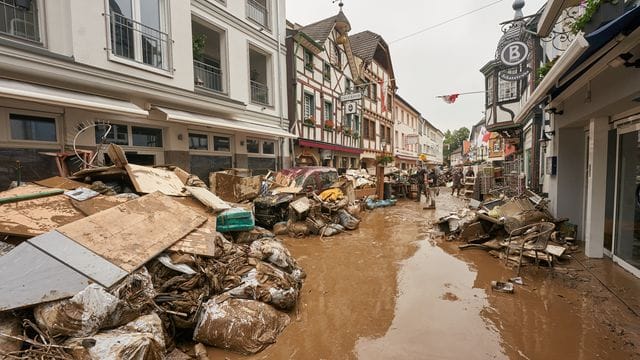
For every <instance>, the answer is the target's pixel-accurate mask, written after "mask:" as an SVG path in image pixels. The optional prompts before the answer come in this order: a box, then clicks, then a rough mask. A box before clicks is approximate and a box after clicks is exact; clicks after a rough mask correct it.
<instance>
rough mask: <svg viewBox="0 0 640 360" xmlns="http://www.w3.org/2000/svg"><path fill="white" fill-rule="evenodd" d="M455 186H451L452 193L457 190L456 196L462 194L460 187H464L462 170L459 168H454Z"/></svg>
mask: <svg viewBox="0 0 640 360" xmlns="http://www.w3.org/2000/svg"><path fill="white" fill-rule="evenodd" d="M452 178H453V186H452V187H451V195H452V196H453V193H454V192H456V190H457V193H456V196H460V189H462V170H461V169H459V168H456V169H453V175H452Z"/></svg>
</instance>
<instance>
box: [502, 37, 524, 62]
mask: <svg viewBox="0 0 640 360" xmlns="http://www.w3.org/2000/svg"><path fill="white" fill-rule="evenodd" d="M528 56H529V47H528V46H527V44H525V43H523V42H522V41H512V42H510V43H508V44H506V45H504V47H503V48H502V51H500V61H501V62H502V63H503V64H505V65H507V66H517V65H520V64H522V63H523V62H525V61H526V60H527V57H528Z"/></svg>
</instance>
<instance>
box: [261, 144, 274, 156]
mask: <svg viewBox="0 0 640 360" xmlns="http://www.w3.org/2000/svg"><path fill="white" fill-rule="evenodd" d="M262 153H263V154H269V155H274V154H275V153H276V143H275V142H273V141H263V142H262Z"/></svg>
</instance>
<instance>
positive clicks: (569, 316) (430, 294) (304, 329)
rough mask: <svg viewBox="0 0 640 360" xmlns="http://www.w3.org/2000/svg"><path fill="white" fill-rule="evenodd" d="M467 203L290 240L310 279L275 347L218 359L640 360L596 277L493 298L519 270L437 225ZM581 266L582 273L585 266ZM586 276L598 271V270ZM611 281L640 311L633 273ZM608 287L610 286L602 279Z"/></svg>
mask: <svg viewBox="0 0 640 360" xmlns="http://www.w3.org/2000/svg"><path fill="white" fill-rule="evenodd" d="M462 206H465V203H464V202H463V201H462V200H459V199H457V198H453V197H451V196H449V194H448V192H441V195H440V197H439V198H438V208H437V210H436V211H429V210H422V209H421V208H420V207H419V206H418V204H416V203H414V202H409V201H401V202H399V203H398V206H396V207H391V208H387V209H377V210H374V211H372V212H367V213H366V214H365V215H364V218H363V222H362V224H361V227H360V229H359V230H357V231H354V232H352V233H347V234H343V235H340V236H336V237H332V238H324V239H319V238H317V237H309V238H303V239H292V238H289V239H287V240H285V242H286V244H287V246H288V247H289V248H290V250H291V252H292V254H293V255H294V256H296V257H297V258H298V259H299V262H300V263H301V265H302V266H303V267H304V269H305V270H306V271H307V273H308V274H309V276H308V278H307V280H306V282H305V284H304V287H303V291H302V295H301V300H300V302H299V304H300V305H299V308H298V309H297V310H295V311H294V312H293V313H292V322H291V324H290V326H289V327H288V328H287V329H286V330H285V331H284V333H283V334H282V335H281V336H280V337H279V338H278V341H277V343H276V344H274V345H272V346H271V347H269V348H267V349H266V350H265V351H263V352H261V353H259V354H257V355H255V356H253V357H244V356H241V355H237V354H233V353H229V352H224V351H221V350H218V349H211V350H210V353H209V354H210V357H211V358H212V359H219V358H229V359H245V358H250V359H345V358H353V359H463V358H466V359H544V358H547V359H554V358H566V359H638V358H640V356H639V355H638V346H640V337H638V334H639V333H640V323H639V321H638V318H637V317H636V316H635V315H634V314H633V313H632V312H631V311H630V310H629V309H627V308H626V307H625V306H624V305H623V304H622V303H621V302H620V300H618V299H616V298H614V296H613V295H611V293H610V292H608V291H607V290H606V289H605V288H604V287H603V286H602V285H601V284H599V283H597V281H596V280H594V279H592V276H591V275H590V274H589V273H587V272H586V271H584V269H583V270H582V271H579V270H580V265H579V264H576V263H575V262H572V263H571V266H567V267H571V268H575V269H578V270H577V271H573V272H568V271H566V269H557V270H556V271H555V272H553V273H551V272H550V271H549V269H547V268H544V267H541V268H540V269H536V268H535V267H533V266H532V267H527V268H525V269H524V270H523V274H522V275H523V278H524V281H525V285H524V286H517V287H516V291H515V293H514V294H503V293H496V292H492V291H491V287H490V282H491V281H492V280H501V279H502V280H506V279H508V278H509V277H512V276H514V270H511V269H509V268H507V267H505V266H504V264H503V263H502V261H503V260H498V259H495V258H493V257H491V256H490V255H489V254H487V253H486V252H485V251H479V250H466V251H465V252H461V251H460V250H458V249H457V245H458V244H457V243H455V242H446V241H444V240H443V239H442V237H441V236H440V234H439V233H438V232H437V230H435V229H433V228H432V227H431V225H430V224H431V222H432V221H434V220H436V219H437V218H438V217H440V216H443V215H446V214H448V212H449V211H454V210H456V209H457V208H459V207H462ZM585 261H586V260H584V259H583V260H582V263H586V262H585ZM590 261H591V262H592V263H589V264H588V265H587V266H588V267H590V268H592V269H593V270H592V271H593V272H594V273H596V272H597V270H598V266H607V264H601V265H597V264H596V262H597V260H590ZM607 271H609V272H610V273H611V274H612V276H611V277H610V278H609V279H607V280H608V281H609V282H613V283H615V284H616V286H615V289H618V290H619V293H622V296H621V297H622V298H623V299H624V300H625V301H626V302H627V304H631V306H632V307H633V308H634V309H635V310H636V312H637V311H638V310H640V301H639V300H637V299H638V298H639V297H638V296H637V295H638V294H640V289H639V288H638V286H637V285H636V284H635V283H634V281H633V277H632V276H631V275H630V274H626V273H624V271H620V269H607ZM600 278H602V277H600Z"/></svg>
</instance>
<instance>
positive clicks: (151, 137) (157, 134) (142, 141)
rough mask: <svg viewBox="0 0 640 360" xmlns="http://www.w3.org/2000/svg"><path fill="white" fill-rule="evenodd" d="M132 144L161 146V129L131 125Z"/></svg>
mask: <svg viewBox="0 0 640 360" xmlns="http://www.w3.org/2000/svg"><path fill="white" fill-rule="evenodd" d="M131 135H132V138H133V146H144V147H162V129H154V128H146V127H138V126H132V127H131Z"/></svg>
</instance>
